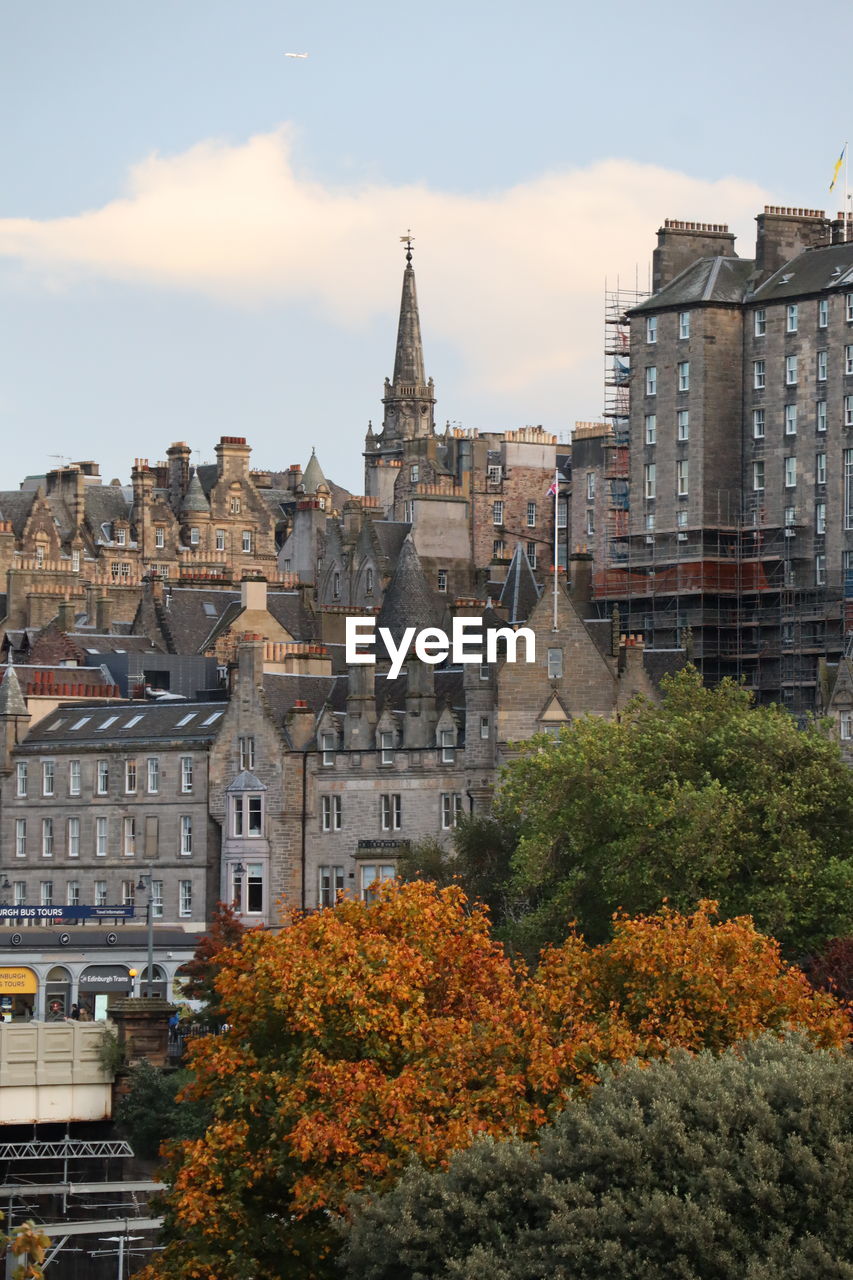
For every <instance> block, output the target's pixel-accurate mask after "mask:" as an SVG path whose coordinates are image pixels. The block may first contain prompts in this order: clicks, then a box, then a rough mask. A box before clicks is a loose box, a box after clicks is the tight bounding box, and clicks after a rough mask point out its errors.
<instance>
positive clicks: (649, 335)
mask: <svg viewBox="0 0 853 1280" xmlns="http://www.w3.org/2000/svg"><path fill="white" fill-rule="evenodd" d="M657 340H658V318H657V316H646V342H657Z"/></svg>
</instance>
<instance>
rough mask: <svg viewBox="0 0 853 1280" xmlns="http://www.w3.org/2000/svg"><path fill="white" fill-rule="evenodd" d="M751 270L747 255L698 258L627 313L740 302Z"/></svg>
mask: <svg viewBox="0 0 853 1280" xmlns="http://www.w3.org/2000/svg"><path fill="white" fill-rule="evenodd" d="M754 273H755V263H754V262H753V261H752V260H751V259H750V258H722V257H720V258H697V260H696V261H695V262H691V264H690V266H689V267H685V269H684V270H683V271H682V272H680V273H679V275H677V276H676V277H675V279H674V280H671V281H670V282H669V284H668V285H666V286H665V287H664V288H663V289H660V290H659V291H658V292H657V293H655V294H653V295H652V297H651V298H647V299H646V301H645V302H641V303H639V304H638V305H637V306H636V307H632V308H631V310H630V311H629V312H628V314H629V315H632V316H633V315H638V314H641V313H642V312H644V311H661V310H663V308H664V307H684V306H695V305H696V303H697V302H717V303H725V302H729V303H739V302H743V300H744V298H745V297H746V295H747V293H748V291H749V285H750V281H751V279H752V277H753V275H754Z"/></svg>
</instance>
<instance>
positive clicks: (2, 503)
mask: <svg viewBox="0 0 853 1280" xmlns="http://www.w3.org/2000/svg"><path fill="white" fill-rule="evenodd" d="M35 500H36V491H35V490H34V489H29V490H27V491H25V492H21V491H20V490H18V489H13V490H11V491H9V490H6V491H4V492H3V493H0V519H3V520H11V522H12V528H13V530H14V532H15V537H16V538H21V537H23V533H24V527H25V525H26V523H27V520H28V519H29V515H30V512H31V511H32V509H33V503H34V502H35Z"/></svg>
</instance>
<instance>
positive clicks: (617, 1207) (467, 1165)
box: [342, 1037, 853, 1280]
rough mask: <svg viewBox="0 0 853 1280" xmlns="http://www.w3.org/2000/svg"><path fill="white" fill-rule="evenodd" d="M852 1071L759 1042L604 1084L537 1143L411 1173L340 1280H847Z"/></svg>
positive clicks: (362, 1216)
mask: <svg viewBox="0 0 853 1280" xmlns="http://www.w3.org/2000/svg"><path fill="white" fill-rule="evenodd" d="M851 1165H853V1059H851V1057H850V1056H849V1054H848V1055H845V1054H843V1053H840V1052H835V1051H828V1050H815V1049H814V1048H812V1047H810V1046H808V1045H806V1044H805V1043H804V1042H802V1041H799V1040H797V1039H795V1038H790V1039H788V1040H785V1041H779V1040H776V1039H773V1038H771V1037H762V1038H761V1039H759V1040H756V1041H752V1042H751V1043H749V1044H746V1045H743V1046H741V1047H739V1048H736V1049H734V1050H730V1051H728V1052H726V1053H725V1054H723V1055H722V1056H721V1057H715V1056H713V1055H712V1054H710V1053H707V1052H704V1053H701V1054H699V1055H698V1056H696V1057H691V1056H690V1055H688V1054H686V1053H679V1054H677V1055H676V1057H675V1058H674V1059H672V1060H670V1061H669V1062H665V1063H654V1064H652V1065H650V1066H648V1067H646V1068H642V1067H641V1066H640V1065H639V1064H632V1065H631V1066H629V1067H627V1068H623V1069H621V1070H620V1071H618V1072H616V1073H610V1072H608V1073H606V1074H605V1076H604V1078H603V1080H602V1082H601V1083H600V1084H599V1085H598V1086H597V1087H596V1088H595V1089H594V1090H593V1091H592V1093H591V1094H590V1095H588V1097H587V1098H586V1099H584V1100H583V1101H576V1102H574V1103H572V1104H571V1105H570V1106H569V1107H568V1108H567V1110H566V1111H564V1112H563V1113H562V1114H561V1115H560V1116H559V1117H558V1119H557V1120H556V1121H555V1123H554V1124H553V1125H552V1126H548V1127H545V1128H543V1129H542V1130H541V1131H540V1134H539V1141H538V1142H537V1143H536V1144H533V1143H525V1142H521V1141H510V1142H496V1141H495V1140H493V1139H492V1140H480V1141H478V1142H477V1143H476V1144H475V1145H474V1146H473V1147H471V1148H470V1149H469V1150H467V1151H465V1152H461V1153H459V1154H457V1155H455V1156H454V1157H453V1159H452V1160H451V1163H450V1166H449V1168H448V1169H447V1170H446V1171H444V1172H432V1173H430V1172H427V1171H426V1170H424V1169H422V1168H420V1167H418V1166H415V1167H412V1168H411V1169H409V1170H408V1171H407V1172H406V1173H405V1174H404V1175H403V1177H402V1178H401V1179H400V1181H399V1182H398V1184H397V1185H396V1187H394V1188H393V1189H392V1190H391V1191H389V1192H387V1193H386V1194H385V1195H383V1196H380V1197H377V1198H375V1199H374V1200H373V1201H372V1202H370V1201H361V1202H356V1204H355V1206H354V1218H353V1220H352V1222H351V1224H350V1225H349V1226H348V1227H346V1226H343V1225H342V1230H343V1231H344V1232H345V1234H346V1246H345V1250H344V1255H343V1257H344V1263H345V1268H344V1269H345V1275H346V1276H347V1277H349V1280H427V1278H428V1280H451V1277H452V1278H453V1280H483V1278H484V1277H489V1280H542V1277H543V1276H553V1277H555V1280H563V1278H566V1280H567V1278H568V1277H571V1280H601V1277H602V1276H607V1277H608V1280H670V1278H671V1280H676V1278H678V1280H732V1277H733V1276H739V1277H744V1280H814V1278H815V1277H818V1276H819V1277H821V1280H853V1246H852V1245H851V1238H850V1182H849V1178H850V1168H851Z"/></svg>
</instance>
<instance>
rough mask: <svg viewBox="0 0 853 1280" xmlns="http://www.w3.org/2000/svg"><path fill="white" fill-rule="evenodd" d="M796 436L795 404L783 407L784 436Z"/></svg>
mask: <svg viewBox="0 0 853 1280" xmlns="http://www.w3.org/2000/svg"><path fill="white" fill-rule="evenodd" d="M796 434H797V406H796V405H795V404H786V405H785V435H786V436H795V435H796Z"/></svg>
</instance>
